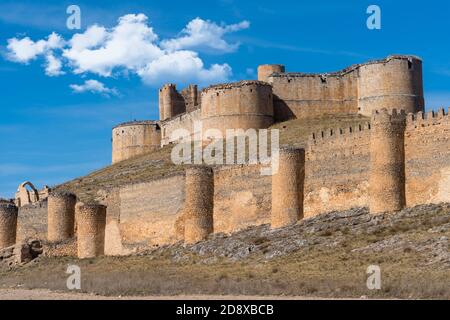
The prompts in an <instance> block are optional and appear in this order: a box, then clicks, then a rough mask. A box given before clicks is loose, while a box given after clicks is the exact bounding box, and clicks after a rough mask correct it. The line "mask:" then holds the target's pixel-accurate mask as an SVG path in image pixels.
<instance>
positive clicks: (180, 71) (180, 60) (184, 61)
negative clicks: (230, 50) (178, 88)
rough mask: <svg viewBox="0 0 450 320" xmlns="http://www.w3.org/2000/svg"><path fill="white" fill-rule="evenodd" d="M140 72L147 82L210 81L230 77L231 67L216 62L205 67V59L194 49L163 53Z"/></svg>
mask: <svg viewBox="0 0 450 320" xmlns="http://www.w3.org/2000/svg"><path fill="white" fill-rule="evenodd" d="M138 74H139V75H140V76H141V78H142V79H143V80H144V82H147V83H150V84H152V83H156V82H158V81H163V82H167V81H171V79H179V80H180V81H189V80H191V81H197V82H200V83H209V82H211V81H215V80H217V79H228V77H229V76H230V75H231V67H230V66H229V65H228V64H222V65H219V64H214V65H212V66H211V67H210V68H209V69H205V68H204V65H203V61H202V60H201V59H200V58H199V57H198V54H197V53H196V52H193V51H175V52H172V53H168V54H165V55H162V56H161V57H159V58H158V59H156V60H153V61H152V62H150V63H148V64H147V65H146V66H145V67H144V68H142V69H140V70H139V71H138Z"/></svg>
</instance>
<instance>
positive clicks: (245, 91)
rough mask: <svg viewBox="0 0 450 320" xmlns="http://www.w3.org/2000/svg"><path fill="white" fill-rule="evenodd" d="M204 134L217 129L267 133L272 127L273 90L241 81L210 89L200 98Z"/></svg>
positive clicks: (268, 86)
mask: <svg viewBox="0 0 450 320" xmlns="http://www.w3.org/2000/svg"><path fill="white" fill-rule="evenodd" d="M201 105H202V108H201V119H202V122H203V132H205V131H206V130H208V129H218V130H220V131H221V132H222V134H223V135H224V136H225V134H226V130H227V129H243V130H247V129H250V128H253V129H265V128H268V127H269V126H270V125H272V124H273V121H274V120H273V97H272V86H271V85H270V84H268V83H265V82H261V81H241V82H235V83H229V84H223V85H216V86H211V87H208V88H206V89H204V90H203V91H202V94H201Z"/></svg>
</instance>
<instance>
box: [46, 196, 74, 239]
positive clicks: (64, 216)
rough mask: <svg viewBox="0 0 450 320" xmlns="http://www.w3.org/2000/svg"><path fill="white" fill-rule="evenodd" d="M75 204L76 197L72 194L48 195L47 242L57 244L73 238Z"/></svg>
mask: <svg viewBox="0 0 450 320" xmlns="http://www.w3.org/2000/svg"><path fill="white" fill-rule="evenodd" d="M76 202H77V197H76V195H74V194H73V193H70V192H66V191H59V192H52V193H50V195H49V196H48V205H47V216H48V230H47V239H48V241H51V242H58V241H64V240H67V239H70V238H72V237H73V235H74V227H75V204H76Z"/></svg>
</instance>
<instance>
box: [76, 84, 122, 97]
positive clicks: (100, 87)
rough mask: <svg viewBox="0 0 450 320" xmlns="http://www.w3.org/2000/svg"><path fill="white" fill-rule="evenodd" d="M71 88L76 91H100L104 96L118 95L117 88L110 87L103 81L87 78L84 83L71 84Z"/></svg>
mask: <svg viewBox="0 0 450 320" xmlns="http://www.w3.org/2000/svg"><path fill="white" fill-rule="evenodd" d="M70 88H71V89H72V90H73V92H75V93H83V92H91V93H100V94H102V95H104V96H108V97H109V96H110V95H118V92H117V90H116V89H115V88H112V89H110V88H108V87H106V86H105V85H104V84H103V83H102V82H100V81H97V80H86V81H85V82H84V83H83V84H80V85H79V84H71V85H70Z"/></svg>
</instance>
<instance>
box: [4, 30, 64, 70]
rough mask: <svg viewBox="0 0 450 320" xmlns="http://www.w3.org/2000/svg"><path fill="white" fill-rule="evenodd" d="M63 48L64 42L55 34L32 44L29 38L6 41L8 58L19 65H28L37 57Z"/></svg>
mask: <svg viewBox="0 0 450 320" xmlns="http://www.w3.org/2000/svg"><path fill="white" fill-rule="evenodd" d="M63 46H64V40H63V39H62V37H61V36H60V35H58V34H56V33H54V32H53V33H52V34H50V35H49V36H48V37H47V40H39V41H36V42H34V41H33V40H31V39H30V38H29V37H25V38H23V39H20V40H19V39H17V38H12V39H9V40H8V45H7V49H8V58H9V59H10V60H11V61H15V62H19V63H28V62H30V61H31V60H34V59H36V58H37V57H38V56H39V55H42V54H47V53H49V52H52V51H53V50H54V49H60V48H62V47H63Z"/></svg>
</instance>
